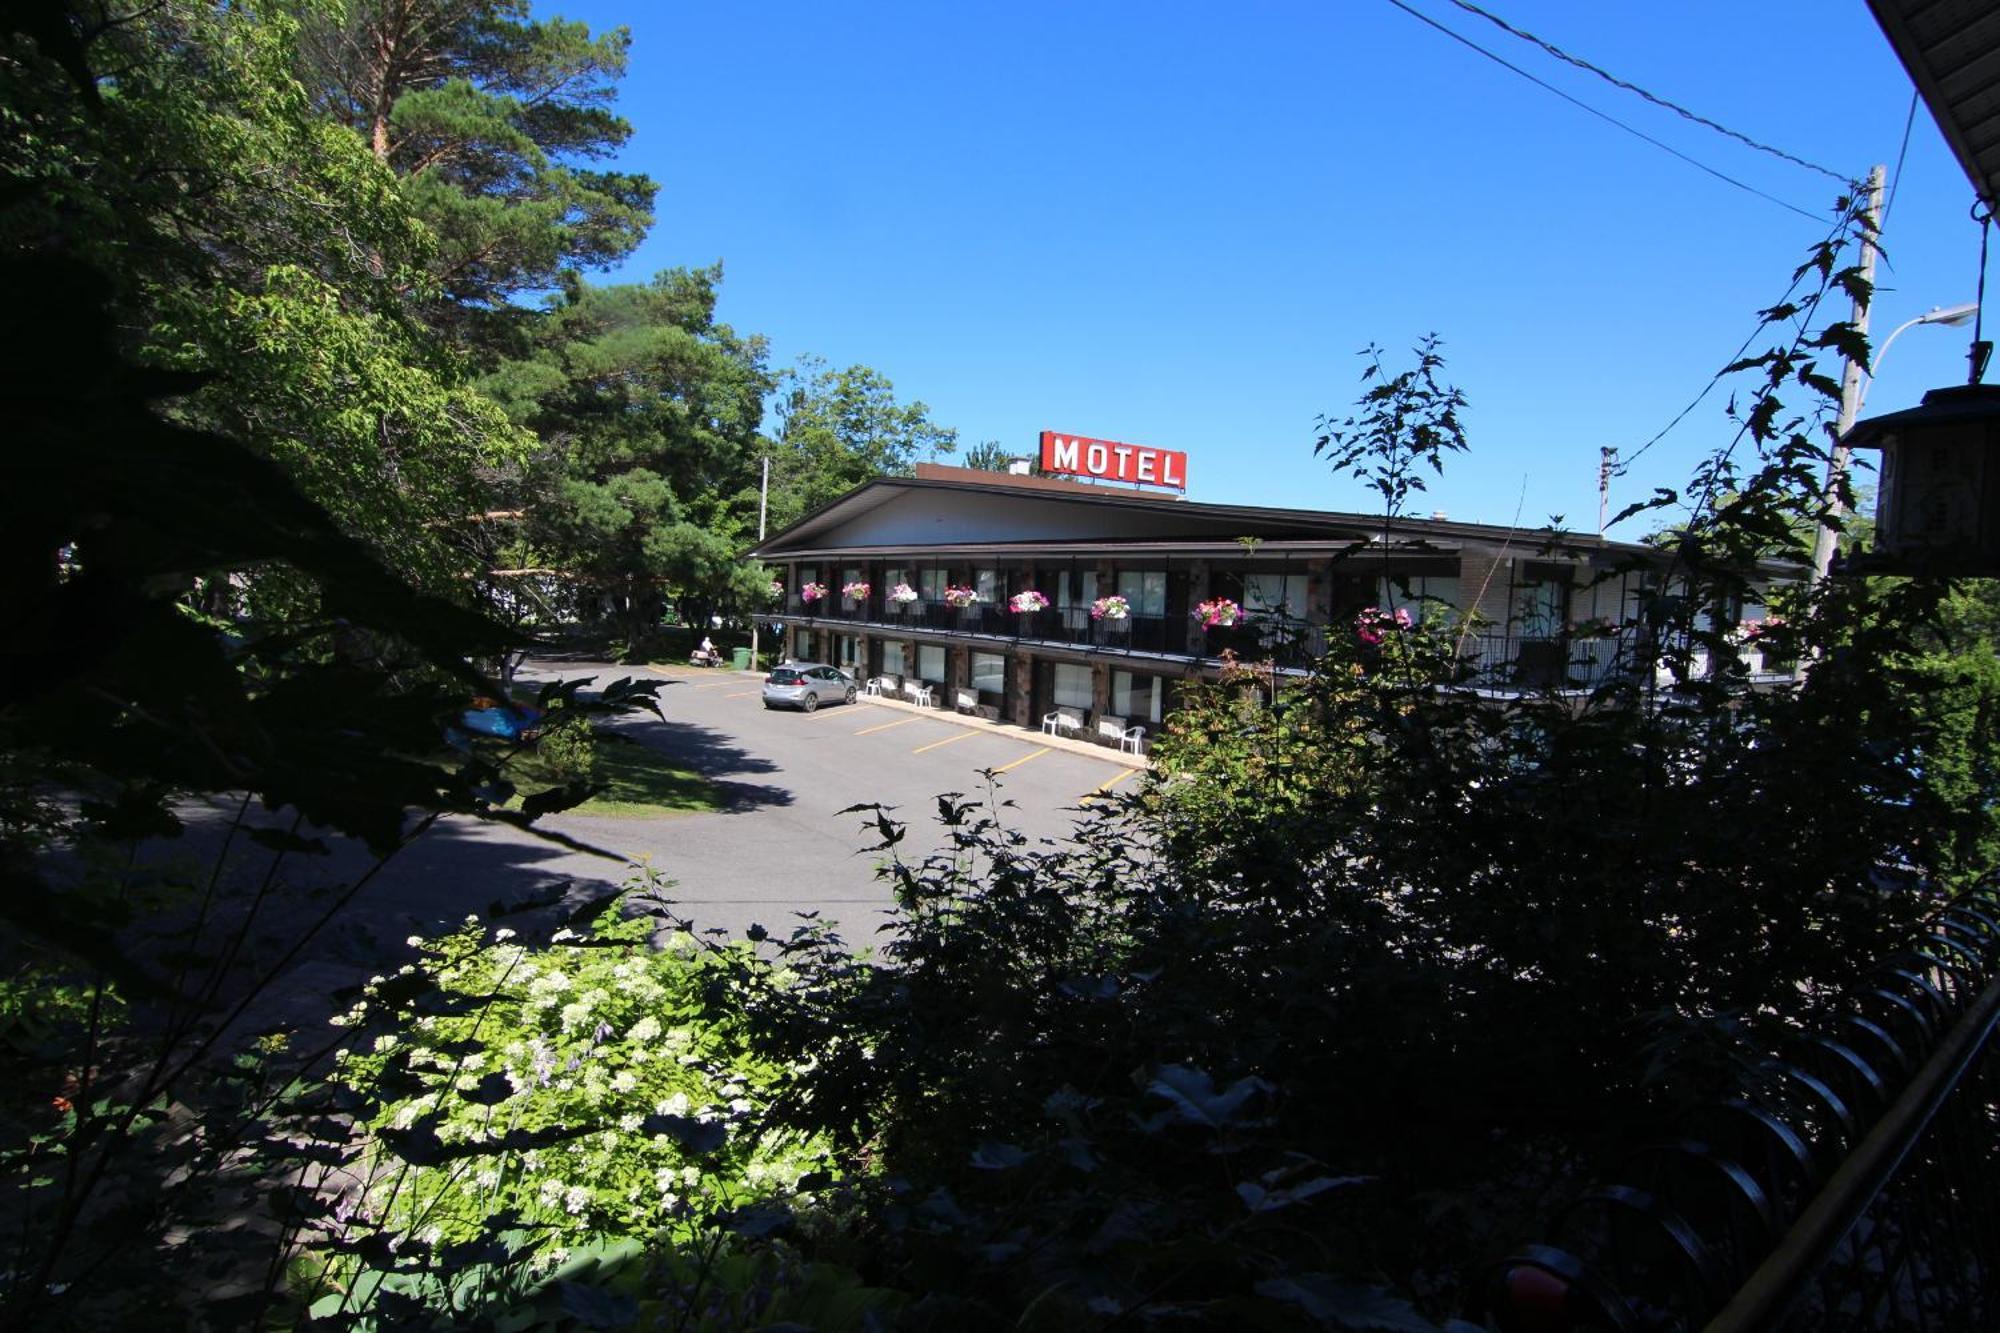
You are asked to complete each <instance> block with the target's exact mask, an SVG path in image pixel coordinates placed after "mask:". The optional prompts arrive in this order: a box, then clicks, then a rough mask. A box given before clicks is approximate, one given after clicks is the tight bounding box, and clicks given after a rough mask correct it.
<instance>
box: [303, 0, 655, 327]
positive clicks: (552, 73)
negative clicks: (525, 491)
mask: <svg viewBox="0 0 2000 1333" xmlns="http://www.w3.org/2000/svg"><path fill="white" fill-rule="evenodd" d="M297 8H298V11H299V12H300V13H301V15H302V27H303V36H302V40H301V42H300V62H299V67H300V69H301V71H302V78H303V79H304V81H305V83H306V85H307V87H308V88H309V89H310V90H311V92H312V95H313V98H314V101H315V103H316V105H318V106H319V107H320V108H322V109H323V110H324V111H325V112H326V113H327V114H328V115H329V116H331V117H332V118H333V119H334V120H335V121H337V122H338V123H339V124H341V125H344V126H346V127H347V128H348V129H349V130H351V131H353V133H354V134H355V135H357V136H358V137H359V139H360V140H361V142H362V144H363V145H364V146H365V147H366V149H367V151H368V152H369V153H370V154H372V155H373V156H374V158H375V159H376V160H377V161H379V162H381V163H383V164H384V165H386V166H387V167H389V168H390V169H391V170H393V171H394V173H395V175H396V177H397V179H398V181H399V182H400V183H401V192H402V195H403V197H404V199H405V200H406V201H407V202H408V203H409V204H410V206H411V207H412V208H413V209H414V210H415V212H416V214H417V216H419V217H420V218H422V219H423V221H424V223H425V224H426V225H427V226H428V227H429V228H430V229H431V231H432V232H433V233H434V234H435V236H436V237H437V241H438V244H437V248H436V250H435V252H434V253H433V255H432V256H431V260H430V264H429V269H430V272H431V273H432V274H433V275H434V276H435V277H436V279H437V281H438V284H439V294H440V295H441V296H442V297H443V298H445V301H444V304H442V305H436V306H434V307H433V313H434V315H435V316H436V317H437V318H440V319H442V320H444V321H446V322H447V323H454V322H455V323H458V324H459V325H461V327H462V328H464V329H465V331H467V332H468V333H472V332H478V331H480V330H478V329H477V326H482V325H490V324H495V323H497V324H500V325H503V326H504V325H509V324H512V323H514V322H516V321H517V320H518V319H519V318H521V317H522V315H523V314H524V313H525V312H524V311H522V310H521V309H520V308H518V307H516V306H514V305H511V304H510V301H511V300H512V298H515V297H517V296H519V295H521V294H522V293H526V292H535V291H548V290H552V289H554V288H556V287H558V286H559V285H561V283H562V282H563V281H564V278H563V275H564V274H565V273H566V272H569V271H572V270H576V269H586V268H594V267H603V266H606V265H609V264H613V263H616V262H617V261H618V260H620V259H622V258H624V256H626V255H627V254H629V253H631V251H632V249H633V248H634V247H635V246H637V245H638V243H639V242H640V240H641V239H643V237H644V235H645V232H646V228H647V227H648V226H650V225H651V223H652V220H653V216H652V205H653V196H654V193H655V192H656V189H657V187H656V186H655V185H654V184H653V182H652V181H651V180H649V179H647V178H646V177H645V176H643V175H637V174H633V173H629V172H619V171H610V170H604V169H602V168H600V167H597V166H595V165H592V164H593V163H596V162H598V161H600V160H601V159H603V158H604V157H606V156H608V155H609V154H611V153H613V152H615V151H616V150H617V149H618V148H619V147H620V146H621V145H623V144H624V142H625V141H626V139H627V138H629V137H630V135H631V133H632V127H631V125H630V124H629V123H628V122H626V121H625V120H624V119H623V118H621V117H619V116H618V115H616V114H615V113H614V112H613V111H612V110H611V103H612V101H613V100H614V98H615V96H616V83H617V81H618V79H619V78H621V77H622V76H623V74H624V72H625V61H626V51H627V48H628V46H629V45H630V36H629V34H628V33H627V31H626V30H625V29H623V28H619V29H614V30H613V31H611V32H608V33H603V34H600V35H596V36H593V35H592V34H591V32H590V30H589V28H588V27H587V26H586V25H584V24H581V23H575V22H570V21H567V20H564V19H559V18H550V19H538V18H535V17H532V16H531V13H530V7H529V3H528V0H353V2H352V3H349V4H347V5H345V6H342V7H326V6H321V5H317V4H300V5H298V6H297ZM483 332H485V333H493V332H496V331H495V330H492V329H485V330H483Z"/></svg>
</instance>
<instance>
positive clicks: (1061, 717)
mask: <svg viewBox="0 0 2000 1333" xmlns="http://www.w3.org/2000/svg"><path fill="white" fill-rule="evenodd" d="M1082 729H1083V719H1082V718H1080V717H1078V716H1077V715H1076V710H1075V709H1073V708H1058V709H1056V711H1055V712H1053V713H1044V714H1042V730H1043V731H1045V732H1047V733H1048V734H1049V735H1051V736H1056V735H1064V736H1074V735H1076V733H1077V732H1078V731H1080V730H1082Z"/></svg>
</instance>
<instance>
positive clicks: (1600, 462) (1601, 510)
mask: <svg viewBox="0 0 2000 1333" xmlns="http://www.w3.org/2000/svg"><path fill="white" fill-rule="evenodd" d="M1617 467H1618V451H1617V450H1616V449H1613V448H1612V447H1611V446H1610V445H1608V444H1607V445H1604V446H1602V447H1600V448H1599V449H1598V451H1597V536H1598V539H1599V540H1600V541H1601V540H1603V537H1604V523H1605V520H1606V519H1607V518H1608V517H1609V516H1610V513H1611V474H1612V473H1613V472H1614V471H1616V470H1617Z"/></svg>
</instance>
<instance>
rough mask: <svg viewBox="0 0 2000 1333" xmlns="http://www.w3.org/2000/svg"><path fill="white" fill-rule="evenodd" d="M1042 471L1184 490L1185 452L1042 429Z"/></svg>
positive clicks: (1185, 473) (1185, 475)
mask: <svg viewBox="0 0 2000 1333" xmlns="http://www.w3.org/2000/svg"><path fill="white" fill-rule="evenodd" d="M1042 471H1044V472H1051V473H1058V474H1061V475H1063V476H1070V477H1096V478H1098V479H1099V480H1102V481H1131V482H1137V483H1139V484H1140V485H1144V486H1171V487H1173V488H1174V489H1175V490H1177V491H1184V490H1186V489H1187V455H1186V454H1184V453H1181V452H1180V451H1178V450H1175V449H1148V448H1145V447H1143V446H1140V445H1136V444H1120V443H1119V442H1118V441H1116V440H1093V439H1090V438H1088V437H1087V436H1083V435H1059V434H1057V433H1056V432H1055V431H1052V430H1045V431H1043V432H1042Z"/></svg>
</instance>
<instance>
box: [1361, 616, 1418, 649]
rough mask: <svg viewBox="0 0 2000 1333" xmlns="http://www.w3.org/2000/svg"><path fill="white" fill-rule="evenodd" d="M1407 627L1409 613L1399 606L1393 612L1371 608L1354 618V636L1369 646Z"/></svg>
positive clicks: (1408, 624)
mask: <svg viewBox="0 0 2000 1333" xmlns="http://www.w3.org/2000/svg"><path fill="white" fill-rule="evenodd" d="M1409 627H1410V613H1409V612H1408V611H1405V610H1404V609H1403V608H1402V607H1400V606H1399V607H1397V608H1396V609H1395V611H1394V612H1389V611H1384V610H1383V609H1382V608H1381V607H1379V606H1371V607H1369V608H1367V609H1366V610H1364V611H1362V612H1361V613H1359V614H1358V615H1356V616H1355V617H1354V636H1355V637H1356V638H1358V639H1360V640H1361V642H1363V643H1365V644H1369V645H1371V646H1372V645H1374V644H1378V643H1380V642H1382V640H1383V639H1385V638H1387V637H1388V636H1389V635H1390V634H1393V633H1396V632H1398V631H1401V630H1406V629H1408V628H1409Z"/></svg>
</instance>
